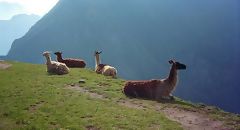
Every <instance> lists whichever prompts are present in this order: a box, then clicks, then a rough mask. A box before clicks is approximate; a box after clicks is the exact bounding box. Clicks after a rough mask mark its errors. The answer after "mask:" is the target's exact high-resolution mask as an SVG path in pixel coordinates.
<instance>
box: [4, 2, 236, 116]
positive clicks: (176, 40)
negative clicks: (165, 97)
mask: <svg viewBox="0 0 240 130" xmlns="http://www.w3.org/2000/svg"><path fill="white" fill-rule="evenodd" d="M239 4H240V2H239V1H238V0H231V1H226V0H211V1H208V0H202V1H187V0H183V1H178V0H172V1H157V0H156V1H147V0H131V1H126V0H123V1H117V0H112V1H109V0H101V1H99V0H72V1H68V0H60V1H59V2H58V4H57V5H56V6H55V7H54V8H53V9H52V10H51V11H50V12H49V13H48V14H47V15H45V16H44V17H43V18H42V19H41V20H40V21H38V22H37V24H35V25H34V26H33V27H32V28H31V29H30V30H29V32H28V33H27V34H26V35H24V36H23V37H22V38H19V39H17V40H15V41H14V42H13V45H12V47H11V50H10V51H9V53H8V55H7V58H8V59H10V60H18V61H24V62H31V63H44V62H45V61H44V58H43V57H42V52H43V51H45V50H49V51H52V52H54V51H59V50H60V51H62V52H63V56H64V57H74V58H78V57H81V58H83V59H85V60H86V61H87V66H88V67H93V66H94V56H93V52H94V51H95V50H96V49H97V50H103V54H102V61H103V62H104V63H108V64H111V65H113V66H115V67H116V68H117V69H118V74H119V75H120V77H123V78H125V79H134V80H136V79H152V78H164V77H166V76H167V75H168V73H169V66H170V65H169V64H168V62H167V61H168V60H169V59H172V58H173V59H176V60H178V61H180V62H182V63H185V64H186V65H187V70H186V71H181V72H179V84H178V86H177V88H176V91H175V94H176V95H177V96H179V97H181V98H183V99H186V100H190V101H194V102H204V103H207V104H210V105H217V106H219V107H221V108H223V109H225V110H227V111H231V112H236V113H240V109H239V108H240V102H236V100H235V99H239V98H240V95H239V93H240V88H239V85H240V80H238V72H240V69H239V66H240V61H239V57H240V49H239V43H240V37H239V35H240V23H239V21H240V16H239V13H238V12H239V11H240V8H239V6H238V5H239ZM53 57H54V56H53Z"/></svg>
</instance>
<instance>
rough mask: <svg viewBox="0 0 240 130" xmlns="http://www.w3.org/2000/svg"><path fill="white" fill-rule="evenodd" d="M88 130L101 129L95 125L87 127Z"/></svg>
mask: <svg viewBox="0 0 240 130" xmlns="http://www.w3.org/2000/svg"><path fill="white" fill-rule="evenodd" d="M86 130H100V128H97V127H95V126H93V125H88V126H86Z"/></svg>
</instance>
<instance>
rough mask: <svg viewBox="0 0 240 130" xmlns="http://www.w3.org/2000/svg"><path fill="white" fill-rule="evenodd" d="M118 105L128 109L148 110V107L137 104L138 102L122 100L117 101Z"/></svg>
mask: <svg viewBox="0 0 240 130" xmlns="http://www.w3.org/2000/svg"><path fill="white" fill-rule="evenodd" d="M117 103H118V104H119V105H121V106H126V107H129V108H134V109H142V110H146V109H147V107H146V106H144V105H143V104H142V103H139V102H136V101H131V100H126V99H125V100H123V99H120V100H118V101H117Z"/></svg>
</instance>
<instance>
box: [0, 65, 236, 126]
mask: <svg viewBox="0 0 240 130" xmlns="http://www.w3.org/2000/svg"><path fill="white" fill-rule="evenodd" d="M9 63H10V64H12V67H10V68H8V69H6V70H1V69H0V130H1V129H4V130H5V129H6V130H8V129H9V130H12V129H73V130H74V129H103V130H108V129H124V130H125V129H127V130H136V129H143V130H146V129H147V130H148V129H149V130H158V129H161V130H173V129H174V130H181V129H182V128H181V126H180V124H179V123H177V122H174V121H171V120H169V119H167V118H166V117H165V116H164V114H163V113H161V112H159V111H157V110H156V108H154V106H155V105H156V104H158V105H159V106H160V109H164V108H171V107H172V108H178V109H183V110H186V111H197V112H199V113H204V114H207V115H209V117H210V118H213V119H216V120H220V121H223V122H224V123H225V125H226V126H228V127H230V128H233V129H236V130H240V124H239V122H240V116H239V115H236V114H232V113H227V112H224V111H222V110H220V109H219V108H216V107H212V106H205V105H204V104H194V103H191V102H187V101H183V100H181V99H180V98H175V101H171V102H161V103H157V102H156V101H149V100H141V99H129V98H127V97H126V96H125V95H123V94H122V92H121V91H122V86H123V84H124V82H125V81H124V80H122V79H112V78H110V77H105V76H102V75H99V74H96V73H95V72H94V71H92V70H90V69H77V68H76V69H71V70H70V73H69V74H67V75H62V76H59V75H49V74H48V73H47V72H46V66H45V65H36V64H27V63H19V62H9ZM79 80H84V81H85V83H79ZM71 85H72V86H74V85H78V86H80V87H81V88H83V89H85V90H88V91H89V92H92V93H97V94H99V95H102V98H94V97H92V96H91V95H89V94H88V93H83V92H79V91H77V90H75V89H70V88H69V87H67V86H71ZM119 101H128V102H131V103H133V104H134V103H135V104H137V105H136V106H133V107H131V106H125V105H121V104H120V103H119ZM138 107H139V108H138Z"/></svg>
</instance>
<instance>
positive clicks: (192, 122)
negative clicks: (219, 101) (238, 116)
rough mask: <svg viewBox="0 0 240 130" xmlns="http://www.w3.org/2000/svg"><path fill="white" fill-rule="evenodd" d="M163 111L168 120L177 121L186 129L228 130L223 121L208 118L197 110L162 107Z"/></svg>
mask: <svg viewBox="0 0 240 130" xmlns="http://www.w3.org/2000/svg"><path fill="white" fill-rule="evenodd" d="M162 111H163V113H164V114H165V115H166V117H168V118H169V119H170V120H173V121H176V122H179V123H180V124H181V125H182V127H183V128H184V129H186V130H230V129H228V128H225V127H224V126H223V125H224V124H223V122H221V121H215V120H213V119H210V118H209V117H208V115H205V114H203V113H199V112H197V111H195V112H194V111H186V110H181V109H178V108H164V110H162Z"/></svg>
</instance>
